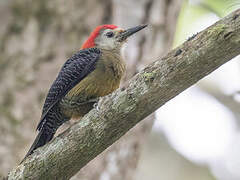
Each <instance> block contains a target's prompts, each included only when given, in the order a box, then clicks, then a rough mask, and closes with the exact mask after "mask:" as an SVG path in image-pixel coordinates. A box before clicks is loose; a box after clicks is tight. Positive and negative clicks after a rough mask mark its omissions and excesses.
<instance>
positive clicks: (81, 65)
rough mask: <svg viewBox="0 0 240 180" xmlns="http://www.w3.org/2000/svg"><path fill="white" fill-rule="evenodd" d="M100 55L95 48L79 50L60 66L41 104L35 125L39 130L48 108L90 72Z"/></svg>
mask: <svg viewBox="0 0 240 180" xmlns="http://www.w3.org/2000/svg"><path fill="white" fill-rule="evenodd" d="M100 55H101V51H100V50H99V49H97V48H89V49H84V50H80V51H79V52H77V53H76V54H74V55H73V56H72V57H71V58H70V59H68V60H67V61H66V62H65V64H64V65H63V67H62V68H61V70H60V72H59V74H58V76H57V78H56V80H55V81H54V82H53V84H52V86H51V88H50V90H49V91H48V94H47V97H46V99H45V103H44V106H43V111H42V116H41V119H40V122H39V124H38V126H37V130H41V128H42V127H43V125H44V119H45V117H46V115H47V114H48V112H49V110H50V109H51V108H53V107H54V105H56V103H58V102H59V101H60V100H61V99H62V98H63V97H64V96H65V95H66V94H67V93H68V92H69V91H70V90H71V89H72V88H73V87H74V86H75V85H76V84H78V83H79V82H80V81H81V80H82V79H84V78H85V77H86V76H87V75H88V74H89V73H91V72H92V71H93V70H94V69H95V66H96V62H97V61H98V59H99V57H100Z"/></svg>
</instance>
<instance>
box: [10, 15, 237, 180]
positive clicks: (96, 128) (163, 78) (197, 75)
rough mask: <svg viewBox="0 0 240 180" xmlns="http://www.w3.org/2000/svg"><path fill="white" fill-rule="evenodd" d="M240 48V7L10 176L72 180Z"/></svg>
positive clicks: (146, 71)
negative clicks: (134, 127)
mask: <svg viewBox="0 0 240 180" xmlns="http://www.w3.org/2000/svg"><path fill="white" fill-rule="evenodd" d="M239 53H240V10H237V11H235V12H234V13H232V14H230V15H229V16H227V17H225V18H224V19H222V20H220V21H219V22H217V23H216V24H214V25H213V26H211V27H209V28H207V29H206V30H204V31H202V32H201V33H199V34H198V35H197V36H196V37H192V38H190V39H189V40H188V41H186V42H185V43H184V44H183V45H181V46H179V47H178V48H176V49H174V50H172V51H171V52H170V53H169V54H168V55H167V56H165V57H164V58H162V59H159V60H157V61H156V62H154V63H153V64H151V65H149V66H148V67H146V68H145V69H144V70H143V71H141V72H140V73H139V74H137V75H136V76H135V77H134V78H133V79H131V81H130V84H129V86H128V87H127V88H126V89H118V90H117V91H116V92H114V93H113V94H111V95H109V96H107V97H104V98H103V99H102V100H101V102H100V103H99V105H98V108H94V109H93V110H92V111H90V112H89V113H88V114H87V115H86V116H85V117H83V118H82V120H81V121H79V122H78V123H77V124H75V125H73V126H72V127H71V128H70V129H68V130H67V131H65V132H64V133H62V134H61V135H59V136H58V137H56V138H55V139H54V140H53V141H52V142H51V143H50V144H48V145H46V146H44V147H42V148H39V149H38V150H37V151H36V152H35V153H34V154H33V155H32V156H30V157H29V158H27V159H26V160H25V161H24V162H23V163H22V164H21V165H19V166H18V167H16V168H15V169H14V170H13V171H11V172H10V174H9V176H8V177H9V179H24V178H26V179H55V178H56V177H58V178H57V179H69V178H70V177H71V176H73V175H74V174H75V173H77V172H78V171H79V170H80V169H81V168H82V167H83V166H85V165H86V164H87V163H88V162H89V161H91V160H92V159H93V158H94V157H96V156H97V155H98V154H100V153H101V152H102V151H104V150H105V149H106V148H107V147H109V146H110V145H111V144H113V143H114V142H115V141H117V140H118V139H119V138H120V137H121V136H123V135H124V134H125V133H126V132H127V131H128V130H129V129H131V128H132V127H133V126H135V125H136V124H137V123H138V122H139V121H141V120H142V119H143V118H145V117H146V116H148V115H149V114H151V113H152V112H154V111H155V110H156V109H158V108H159V107H161V106H162V105H163V104H165V103H166V102H167V101H169V100H170V99H172V98H173V97H175V96H176V95H178V94H179V93H181V92H182V91H184V90H185V89H187V88H188V87H190V86H191V85H193V84H194V83H196V82H197V81H198V80H200V79H201V78H203V77H204V76H206V75H208V74H209V73H211V72H212V71H214V70H215V69H217V68H218V67H219V66H221V65H222V64H224V63H225V62H227V61H229V60H230V59H232V58H233V57H235V56H237V55H238V54H239Z"/></svg>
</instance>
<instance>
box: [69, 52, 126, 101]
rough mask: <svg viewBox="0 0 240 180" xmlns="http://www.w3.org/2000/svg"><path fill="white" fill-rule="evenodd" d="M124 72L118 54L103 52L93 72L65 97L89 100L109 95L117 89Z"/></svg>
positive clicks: (123, 65)
mask: <svg viewBox="0 0 240 180" xmlns="http://www.w3.org/2000/svg"><path fill="white" fill-rule="evenodd" d="M124 72H125V63H124V61H123V60H122V58H121V56H120V54H114V53H111V52H108V51H103V52H102V55H101V56H100V59H99V60H98V62H97V64H96V68H95V70H94V71H92V72H91V73H90V74H89V75H87V76H86V77H85V78H84V79H83V80H82V81H80V82H79V83H78V84H77V85H76V86H75V87H74V88H72V89H71V90H70V91H69V92H68V94H67V97H68V98H72V97H75V96H77V97H79V98H84V99H85V98H87V99H89V98H96V97H101V96H105V95H107V94H110V93H111V92H113V91H114V90H116V89H117V88H118V87H119V85H120V81H121V78H122V76H123V74H124ZM83 96H84V97H83Z"/></svg>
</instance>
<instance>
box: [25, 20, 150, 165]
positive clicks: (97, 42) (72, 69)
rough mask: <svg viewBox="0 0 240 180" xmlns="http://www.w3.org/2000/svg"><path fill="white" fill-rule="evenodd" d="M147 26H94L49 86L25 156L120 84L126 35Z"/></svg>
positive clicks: (123, 67)
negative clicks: (65, 123) (122, 53)
mask: <svg viewBox="0 0 240 180" xmlns="http://www.w3.org/2000/svg"><path fill="white" fill-rule="evenodd" d="M146 26H147V25H139V26H136V27H133V28H129V29H126V30H124V29H122V28H119V27H118V26H116V25H109V24H107V25H101V26H98V27H96V28H95V30H94V31H93V32H92V33H91V34H90V36H89V37H88V39H87V40H86V41H85V42H84V44H83V45H82V47H81V49H80V51H78V52H77V53H76V54H74V55H73V56H72V57H71V58H69V59H68V60H67V61H66V62H65V64H64V65H63V66H62V68H61V70H60V72H59V74H58V76H57V78H56V80H55V81H54V82H53V84H52V86H51V88H50V89H49V91H48V94H47V97H46V99H45V103H44V105H43V110H42V115H41V118H40V122H39V124H38V126H37V130H38V135H37V137H36V139H35V141H34V142H33V144H32V146H31V148H30V149H29V151H28V153H27V154H26V156H25V158H26V157H27V156H29V155H30V154H32V153H33V151H34V150H35V149H37V148H39V147H41V146H43V145H45V144H46V143H47V142H49V141H50V140H51V139H52V138H53V136H54V134H55V132H56V130H57V129H58V128H59V127H60V126H61V125H62V124H63V123H64V122H66V121H68V120H70V119H71V118H73V117H75V118H76V117H78V118H79V117H82V116H84V115H85V114H86V113H88V112H89V111H90V110H91V109H92V108H93V105H94V104H95V103H97V101H98V98H99V97H102V96H106V95H108V94H110V93H112V92H113V91H114V90H116V89H117V88H118V87H119V84H120V80H121V78H122V76H123V74H124V72H125V62H124V60H123V59H122V57H121V53H120V50H121V47H122V45H123V44H124V43H125V42H126V40H127V38H128V37H130V36H131V35H133V34H134V33H136V32H138V31H140V30H142V29H143V28H145V27H146ZM25 158H24V159H25ZM24 159H23V160H24Z"/></svg>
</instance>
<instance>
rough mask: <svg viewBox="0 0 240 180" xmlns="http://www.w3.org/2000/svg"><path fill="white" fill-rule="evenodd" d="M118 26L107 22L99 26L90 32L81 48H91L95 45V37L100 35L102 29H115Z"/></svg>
mask: <svg viewBox="0 0 240 180" xmlns="http://www.w3.org/2000/svg"><path fill="white" fill-rule="evenodd" d="M115 28H117V26H115V25H113V24H105V25H101V26H97V27H96V28H95V29H94V31H93V32H92V33H91V34H90V36H89V38H88V39H87V40H86V41H85V42H84V43H83V45H82V47H81V49H86V48H91V47H94V46H95V42H94V40H95V38H96V37H97V36H98V35H99V31H100V30H101V29H115Z"/></svg>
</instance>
